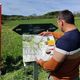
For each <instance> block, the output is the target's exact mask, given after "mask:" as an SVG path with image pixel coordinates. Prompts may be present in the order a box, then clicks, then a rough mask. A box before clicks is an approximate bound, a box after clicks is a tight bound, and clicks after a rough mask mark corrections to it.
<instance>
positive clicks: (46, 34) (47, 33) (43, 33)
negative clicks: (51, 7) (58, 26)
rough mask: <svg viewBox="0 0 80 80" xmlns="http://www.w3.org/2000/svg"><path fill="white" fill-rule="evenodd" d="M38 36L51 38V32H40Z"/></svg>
mask: <svg viewBox="0 0 80 80" xmlns="http://www.w3.org/2000/svg"><path fill="white" fill-rule="evenodd" d="M40 35H42V36H52V32H41V33H40Z"/></svg>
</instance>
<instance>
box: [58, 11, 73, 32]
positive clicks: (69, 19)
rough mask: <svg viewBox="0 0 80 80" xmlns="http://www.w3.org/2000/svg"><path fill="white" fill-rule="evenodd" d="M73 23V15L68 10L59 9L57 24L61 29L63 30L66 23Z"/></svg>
mask: <svg viewBox="0 0 80 80" xmlns="http://www.w3.org/2000/svg"><path fill="white" fill-rule="evenodd" d="M68 24H69V25H74V15H73V13H72V12H71V11H69V10H63V11H59V15H58V26H59V28H60V29H61V31H64V28H65V27H66V25H68Z"/></svg>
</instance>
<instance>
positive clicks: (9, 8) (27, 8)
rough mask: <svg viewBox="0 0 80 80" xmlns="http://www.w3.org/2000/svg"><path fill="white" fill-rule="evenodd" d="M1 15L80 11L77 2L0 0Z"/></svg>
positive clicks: (78, 2)
mask: <svg viewBox="0 0 80 80" xmlns="http://www.w3.org/2000/svg"><path fill="white" fill-rule="evenodd" d="M2 7H3V10H2V13H3V14H17V15H31V14H37V15H40V14H44V13H46V12H50V11H56V10H63V9H69V10H71V11H80V1H79V0H78V1H77V0H16V1H14V0H2Z"/></svg>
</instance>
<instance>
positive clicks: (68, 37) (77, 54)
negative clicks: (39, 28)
mask: <svg viewBox="0 0 80 80" xmlns="http://www.w3.org/2000/svg"><path fill="white" fill-rule="evenodd" d="M57 23H58V26H59V28H60V30H61V31H62V32H63V33H64V34H63V35H61V37H60V36H59V39H58V40H57V41H56V44H55V50H54V55H53V56H52V58H51V59H50V60H48V61H43V60H42V59H40V60H37V63H38V64H40V65H41V66H42V67H43V68H44V70H47V71H50V77H49V78H52V79H51V80H79V64H80V32H79V30H78V29H77V28H76V26H75V23H74V16H73V14H72V12H70V11H69V10H63V11H60V12H59V15H58V20H57ZM49 34H50V35H51V34H52V35H54V33H53V32H42V33H41V35H49ZM54 36H55V35H54Z"/></svg>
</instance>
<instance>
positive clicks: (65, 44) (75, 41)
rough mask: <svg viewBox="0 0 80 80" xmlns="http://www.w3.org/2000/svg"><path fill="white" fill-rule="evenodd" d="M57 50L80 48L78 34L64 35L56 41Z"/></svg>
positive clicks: (68, 50) (69, 50) (64, 50)
mask: <svg viewBox="0 0 80 80" xmlns="http://www.w3.org/2000/svg"><path fill="white" fill-rule="evenodd" d="M56 48H57V50H60V51H63V52H66V53H68V52H71V51H75V50H77V49H79V48H80V35H77V34H76V35H71V34H70V35H64V36H62V37H61V38H60V39H58V40H57V42H56Z"/></svg>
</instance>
